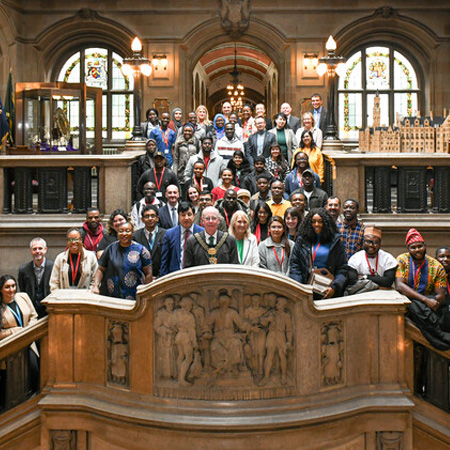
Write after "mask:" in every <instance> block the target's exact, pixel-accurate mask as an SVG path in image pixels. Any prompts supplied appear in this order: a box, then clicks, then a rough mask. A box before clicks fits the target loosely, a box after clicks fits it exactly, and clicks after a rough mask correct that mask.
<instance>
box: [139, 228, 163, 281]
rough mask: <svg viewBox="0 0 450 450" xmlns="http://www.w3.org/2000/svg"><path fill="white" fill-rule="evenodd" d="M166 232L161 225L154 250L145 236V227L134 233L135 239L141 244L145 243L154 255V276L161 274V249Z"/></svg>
mask: <svg viewBox="0 0 450 450" xmlns="http://www.w3.org/2000/svg"><path fill="white" fill-rule="evenodd" d="M165 234H166V230H164V229H163V228H161V227H159V228H158V233H157V234H156V237H155V242H154V244H153V250H150V245H149V243H148V240H147V238H146V236H145V231H144V228H142V229H140V230H138V231H136V232H135V233H134V235H133V240H135V241H136V242H138V243H139V244H141V245H143V246H144V247H145V248H146V249H147V250H148V251H149V252H150V254H151V255H152V272H153V276H154V277H158V276H159V269H160V267H161V251H162V244H163V241H164V235H165Z"/></svg>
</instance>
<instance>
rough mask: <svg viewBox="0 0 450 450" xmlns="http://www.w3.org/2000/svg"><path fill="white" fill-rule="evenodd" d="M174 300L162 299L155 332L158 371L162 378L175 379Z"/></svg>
mask: <svg viewBox="0 0 450 450" xmlns="http://www.w3.org/2000/svg"><path fill="white" fill-rule="evenodd" d="M174 308H175V299H174V298H173V297H172V296H170V297H166V298H165V299H164V307H163V308H160V309H159V310H158V312H157V313H156V317H155V332H156V334H157V335H158V344H157V346H158V349H157V355H158V361H159V364H158V370H159V375H160V376H161V377H162V378H168V379H175V378H176V367H175V354H174V351H175V346H174V343H175V329H174V328H173V327H172V326H171V325H172V323H171V322H172V317H173V315H174Z"/></svg>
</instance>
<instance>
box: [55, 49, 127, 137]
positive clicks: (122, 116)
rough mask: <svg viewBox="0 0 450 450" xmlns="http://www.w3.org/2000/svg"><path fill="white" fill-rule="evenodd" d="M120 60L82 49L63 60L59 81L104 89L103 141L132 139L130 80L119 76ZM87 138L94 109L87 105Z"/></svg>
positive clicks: (109, 52)
mask: <svg viewBox="0 0 450 450" xmlns="http://www.w3.org/2000/svg"><path fill="white" fill-rule="evenodd" d="M122 62H123V60H122V57H121V56H120V55H118V54H117V53H115V52H113V51H112V50H109V49H106V48H98V47H90V48H85V49H82V50H80V51H78V52H76V53H75V54H73V55H72V56H70V58H68V59H67V60H66V62H65V63H64V64H63V66H62V68H61V70H60V71H59V75H58V81H66V82H71V83H80V82H81V81H84V82H85V83H86V84H87V85H88V86H93V87H100V88H102V89H103V101H102V137H103V139H105V140H108V141H110V140H116V139H117V140H124V139H129V138H130V137H131V131H132V129H131V124H132V123H133V87H134V86H133V82H134V80H133V78H128V77H126V76H124V75H123V74H122V71H121V67H122ZM86 115H87V117H86V119H87V121H86V136H87V137H88V138H89V136H91V134H93V124H94V117H93V108H92V105H89V102H88V103H87V105H86Z"/></svg>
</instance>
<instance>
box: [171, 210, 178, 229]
mask: <svg viewBox="0 0 450 450" xmlns="http://www.w3.org/2000/svg"><path fill="white" fill-rule="evenodd" d="M172 225H173V226H174V227H176V226H177V225H178V215H177V208H176V207H175V206H174V207H173V208H172Z"/></svg>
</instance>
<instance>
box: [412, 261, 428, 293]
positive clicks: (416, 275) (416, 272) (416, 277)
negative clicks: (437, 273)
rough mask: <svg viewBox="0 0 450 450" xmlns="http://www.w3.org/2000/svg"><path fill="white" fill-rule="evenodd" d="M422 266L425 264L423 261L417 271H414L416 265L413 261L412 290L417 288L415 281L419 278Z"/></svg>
mask: <svg viewBox="0 0 450 450" xmlns="http://www.w3.org/2000/svg"><path fill="white" fill-rule="evenodd" d="M424 264H425V260H423V261H422V264H421V265H420V266H419V268H418V269H417V270H414V269H415V268H416V263H415V262H414V261H413V274H414V288H416V286H417V280H418V279H419V277H420V270H421V269H422V267H423V265H424Z"/></svg>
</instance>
